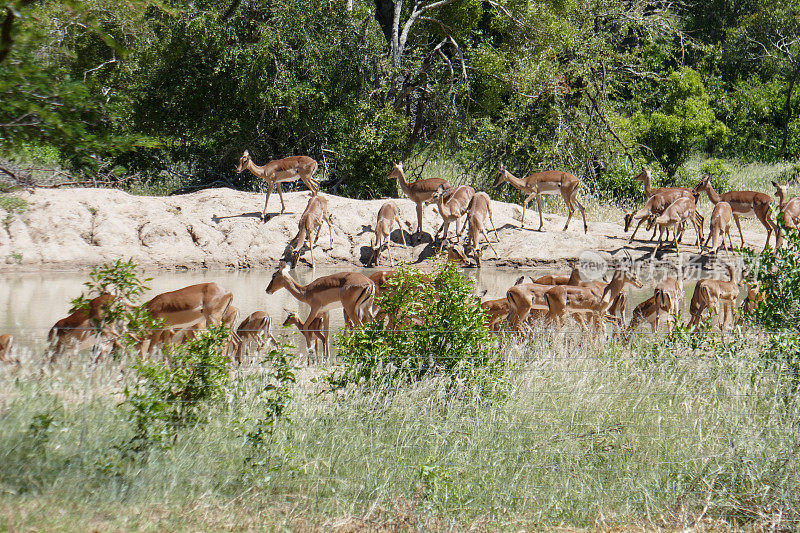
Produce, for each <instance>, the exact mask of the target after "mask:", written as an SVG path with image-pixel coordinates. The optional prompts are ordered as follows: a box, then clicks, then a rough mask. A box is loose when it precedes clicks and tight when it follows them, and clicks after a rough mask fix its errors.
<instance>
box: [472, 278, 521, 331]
mask: <svg viewBox="0 0 800 533" xmlns="http://www.w3.org/2000/svg"><path fill="white" fill-rule="evenodd" d="M523 281H525V276H520V277H519V278H518V279H517V281H516V283H514V285H513V286H515V287H516V286H517V285H519V284H521V283H522V282H523ZM481 309H483V312H484V313H485V314H486V318H487V322H486V327H487V328H489V331H492V332H494V333H497V332H498V331H500V322H501V321H502V320H503V319H504V318H506V317H507V316H508V312H509V310H510V309H509V306H508V299H506V298H497V299H494V300H486V301H485V302H481Z"/></svg>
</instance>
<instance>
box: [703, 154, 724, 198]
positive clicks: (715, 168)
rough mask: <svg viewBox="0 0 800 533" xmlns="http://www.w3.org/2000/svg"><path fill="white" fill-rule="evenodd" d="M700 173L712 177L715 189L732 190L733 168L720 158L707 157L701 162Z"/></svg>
mask: <svg viewBox="0 0 800 533" xmlns="http://www.w3.org/2000/svg"><path fill="white" fill-rule="evenodd" d="M700 173H701V175H707V176H710V177H711V185H712V186H713V187H714V190H715V191H727V190H730V178H731V169H729V168H728V167H727V166H726V165H725V163H724V162H722V161H721V160H720V159H706V160H705V161H703V162H702V163H700ZM698 181H699V180H698Z"/></svg>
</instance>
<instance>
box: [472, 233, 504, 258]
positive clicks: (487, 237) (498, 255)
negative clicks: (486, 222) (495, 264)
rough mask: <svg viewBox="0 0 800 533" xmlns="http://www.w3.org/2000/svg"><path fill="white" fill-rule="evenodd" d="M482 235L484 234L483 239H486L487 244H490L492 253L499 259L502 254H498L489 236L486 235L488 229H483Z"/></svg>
mask: <svg viewBox="0 0 800 533" xmlns="http://www.w3.org/2000/svg"><path fill="white" fill-rule="evenodd" d="M481 233H483V238H484V239H486V242H488V243H489V246H490V247H491V248H492V251H493V252H494V256H495V257H497V258H499V257H500V254H498V253H497V250H495V249H494V246H493V245H492V241H490V240H489V235H487V234H486V229H485V228H481ZM476 246H477V244H476Z"/></svg>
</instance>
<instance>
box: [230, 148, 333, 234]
mask: <svg viewBox="0 0 800 533" xmlns="http://www.w3.org/2000/svg"><path fill="white" fill-rule="evenodd" d="M245 169H247V170H249V171H250V172H251V173H252V174H253V176H255V177H257V178H261V179H262V180H264V181H265V182H267V199H266V200H265V201H264V211H262V213H261V219H262V220H263V221H264V222H266V221H267V205H268V204H269V196H270V194H272V188H273V187H275V186H276V185H277V187H278V196H280V198H281V213H283V212H284V211H286V204H284V203H283V191H282V190H281V183H286V182H289V181H297V179H298V178H299V179H300V180H302V182H303V183H305V184H306V187H308V189H309V190H310V191H311V194H312V195H313V196H316V194H317V193H318V192H319V182H318V181H317V180H315V179H314V178H313V176H314V172H316V171H317V162H316V161H314V160H313V159H311V158H310V157H308V156H305V155H295V156H291V157H285V158H283V159H276V160H274V161H270V162H269V163H267V164H266V165H264V166H261V167H260V166H258V165H256V164H255V163H254V162H253V159H252V158H251V157H250V152H249V151H248V150H245V151H244V153H243V154H242V157H240V158H239V166H238V167H236V172H237V174H241V173H242V172H244V170H245Z"/></svg>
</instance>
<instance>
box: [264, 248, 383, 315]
mask: <svg viewBox="0 0 800 533" xmlns="http://www.w3.org/2000/svg"><path fill="white" fill-rule="evenodd" d="M281 289H286V290H287V291H289V293H290V294H291V295H292V296H294V297H295V298H297V299H298V300H299V301H301V302H303V303H305V304H307V305H308V306H310V307H311V310H310V311H309V313H308V318H307V319H306V321H305V323H304V324H303V329H304V330H308V329H309V328H310V324H311V323H312V322H313V321H314V319H316V318H317V317H318V316H319V315H321V314H322V313H324V312H326V311H330V310H331V309H337V308H339V307H343V308H344V314H345V320H346V322H348V323H350V324H355V325H356V326H360V325H361V324H363V323H364V322H368V321H370V320H372V312H371V308H372V305H373V301H374V297H375V284H374V283H373V282H372V280H371V279H369V278H368V277H366V276H365V275H364V274H361V273H360V272H339V273H336V274H330V275H327V276H322V277H319V278H317V279H315V280H314V281H312V282H311V283H309V284H308V285H301V284H299V283H297V282H296V281H295V280H294V278H292V277H291V276H290V275H289V266H288V265H286V264H285V263H281V264H280V265H279V266H278V270H277V271H276V272H275V273H274V274H273V275H272V280H270V282H269V285H267V289H266V290H267V293H268V294H274V293H276V292H278V291H279V290H281Z"/></svg>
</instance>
